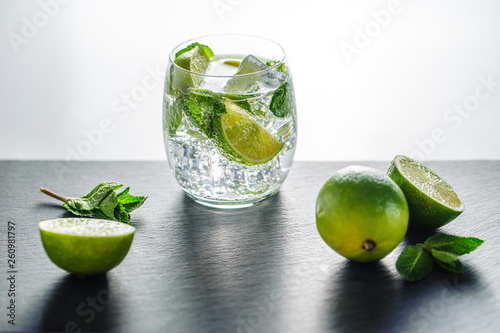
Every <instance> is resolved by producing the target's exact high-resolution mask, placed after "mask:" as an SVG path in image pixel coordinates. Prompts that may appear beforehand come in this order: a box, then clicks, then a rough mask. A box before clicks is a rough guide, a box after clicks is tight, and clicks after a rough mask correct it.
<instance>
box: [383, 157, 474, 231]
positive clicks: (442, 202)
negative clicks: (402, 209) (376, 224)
mask: <svg viewBox="0 0 500 333" xmlns="http://www.w3.org/2000/svg"><path fill="white" fill-rule="evenodd" d="M387 174H388V175H389V177H391V178H392V180H394V182H395V183H396V184H398V186H399V187H400V188H401V190H402V191H403V193H404V194H405V197H406V200H407V201H408V207H409V209H410V223H409V227H410V228H414V229H428V230H431V229H435V228H439V227H441V226H443V225H445V224H447V223H449V222H451V221H452V220H453V219H455V218H456V217H457V216H458V215H460V214H461V213H462V212H463V211H464V209H465V205H464V203H463V201H462V200H461V199H460V197H459V196H458V195H457V193H456V192H455V191H454V190H453V188H452V187H451V186H450V185H449V184H448V183H447V182H446V181H444V179H443V178H441V177H439V176H438V175H437V174H436V173H435V172H433V171H432V170H431V169H429V168H428V167H426V166H425V165H423V164H422V163H420V162H418V161H416V160H414V159H411V158H409V157H406V156H402V155H398V156H396V157H395V158H394V160H392V162H391V166H390V167H389V170H388V171H387Z"/></svg>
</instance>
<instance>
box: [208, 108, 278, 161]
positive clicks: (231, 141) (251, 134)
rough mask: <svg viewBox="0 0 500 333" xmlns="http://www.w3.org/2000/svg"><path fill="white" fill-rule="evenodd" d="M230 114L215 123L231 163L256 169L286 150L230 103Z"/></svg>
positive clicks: (223, 149)
mask: <svg viewBox="0 0 500 333" xmlns="http://www.w3.org/2000/svg"><path fill="white" fill-rule="evenodd" d="M225 105H226V113H224V114H222V115H220V116H218V117H217V118H216V119H215V121H214V133H215V136H216V140H217V141H218V143H219V146H220V147H221V148H222V152H223V154H224V155H225V156H226V157H227V158H228V159H230V160H232V161H235V162H239V163H243V164H248V165H254V164H264V163H266V162H269V161H270V160H272V159H273V158H274V157H275V156H276V154H278V152H279V151H280V150H281V148H282V147H283V143H281V142H280V141H279V140H278V139H276V138H275V137H274V136H273V135H271V134H270V133H269V132H267V131H266V129H265V128H263V127H262V126H261V125H259V124H258V123H257V122H256V121H255V120H254V119H253V118H252V117H251V116H250V114H248V112H247V111H246V110H245V109H243V108H241V107H239V106H238V105H236V104H234V103H232V102H228V101H226V103H225Z"/></svg>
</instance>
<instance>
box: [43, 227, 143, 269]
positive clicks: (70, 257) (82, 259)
mask: <svg viewBox="0 0 500 333" xmlns="http://www.w3.org/2000/svg"><path fill="white" fill-rule="evenodd" d="M38 228H39V229H40V234H41V237H42V243H43V246H44V248H45V251H46V252H47V255H48V256H49V258H50V260H52V262H53V263H54V264H56V265H57V266H59V267H60V268H62V269H64V270H66V271H68V272H71V273H75V274H76V275H78V276H80V277H85V276H88V275H94V274H101V273H105V272H107V271H109V270H110V269H112V268H114V267H116V266H117V265H118V264H120V263H121V262H122V260H123V259H124V258H125V256H126V255H127V253H128V250H129V249H130V245H131V244H132V240H133V238H134V233H135V228H134V227H132V226H131V225H128V224H125V223H121V222H116V221H108V220H98V219H87V218H59V219H54V220H47V221H43V222H40V223H39V224H38Z"/></svg>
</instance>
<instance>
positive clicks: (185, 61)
mask: <svg viewBox="0 0 500 333" xmlns="http://www.w3.org/2000/svg"><path fill="white" fill-rule="evenodd" d="M174 62H175V64H176V65H177V66H179V67H180V68H176V67H175V66H173V67H172V72H173V73H172V85H173V86H174V87H176V88H179V89H186V88H190V87H195V88H196V87H199V86H200V84H201V82H202V81H203V74H205V72H206V70H207V68H208V63H209V57H208V56H207V54H206V53H205V51H203V49H202V48H201V47H199V46H196V47H194V48H192V49H190V50H189V51H186V52H184V53H182V54H180V55H179V56H177V57H176V58H175V60H174Z"/></svg>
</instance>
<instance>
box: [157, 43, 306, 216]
mask: <svg viewBox="0 0 500 333" xmlns="http://www.w3.org/2000/svg"><path fill="white" fill-rule="evenodd" d="M296 128H297V116H296V105H295V95H294V89H293V82H292V76H291V72H290V67H289V66H288V63H287V60H286V56H285V52H284V50H283V48H282V47H281V46H280V45H279V44H277V43H275V42H273V41H271V40H269V39H266V38H262V37H257V36H251V35H238V34H225V35H212V36H204V37H199V38H195V39H192V40H189V41H186V42H184V43H182V44H180V45H178V46H177V47H176V48H175V49H174V50H173V51H172V52H171V53H170V55H169V61H168V66H167V73H166V80H165V89H164V100H163V137H164V144H165V151H166V154H167V158H168V162H169V165H170V168H171V170H172V172H173V175H174V177H175V179H176V180H177V182H178V183H179V185H180V186H181V188H182V189H183V190H184V191H185V192H186V193H187V195H188V196H190V197H191V198H193V199H194V200H195V201H197V202H199V203H200V204H203V205H207V206H212V207H221V208H240V207H248V206H251V205H253V204H255V203H257V202H259V201H261V200H263V199H265V198H267V197H269V196H271V195H273V194H275V193H276V192H277V191H278V190H279V188H280V186H281V185H282V184H283V182H284V181H285V178H286V177H287V175H288V172H289V171H290V167H291V165H292V162H293V157H294V154H295V147H296V142H297V130H296Z"/></svg>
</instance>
